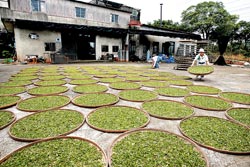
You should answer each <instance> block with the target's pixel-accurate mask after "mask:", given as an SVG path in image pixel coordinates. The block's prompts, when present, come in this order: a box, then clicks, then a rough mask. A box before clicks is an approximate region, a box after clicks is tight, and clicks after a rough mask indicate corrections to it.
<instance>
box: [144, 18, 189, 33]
mask: <svg viewBox="0 0 250 167" xmlns="http://www.w3.org/2000/svg"><path fill="white" fill-rule="evenodd" d="M148 25H149V26H154V27H161V21H160V19H159V20H154V21H153V23H150V22H149V23H148ZM161 28H165V29H169V30H178V31H187V32H191V31H192V30H191V29H190V27H188V26H186V25H184V24H181V23H178V22H173V20H162V27H161Z"/></svg>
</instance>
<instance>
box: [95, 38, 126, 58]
mask: <svg viewBox="0 0 250 167" xmlns="http://www.w3.org/2000/svg"><path fill="white" fill-rule="evenodd" d="M102 45H108V46H109V52H102ZM113 46H119V49H122V39H121V38H110V37H109V38H108V37H101V36H96V60H99V59H100V58H101V56H102V55H106V54H107V53H109V54H114V55H117V54H118V53H117V52H112V47H113Z"/></svg>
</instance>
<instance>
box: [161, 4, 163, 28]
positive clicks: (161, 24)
mask: <svg viewBox="0 0 250 167" xmlns="http://www.w3.org/2000/svg"><path fill="white" fill-rule="evenodd" d="M162 5H163V3H161V4H160V6H161V9H160V27H162Z"/></svg>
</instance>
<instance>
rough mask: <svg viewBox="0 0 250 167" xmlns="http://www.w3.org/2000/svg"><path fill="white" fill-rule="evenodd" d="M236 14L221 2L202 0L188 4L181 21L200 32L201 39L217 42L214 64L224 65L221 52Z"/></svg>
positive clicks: (224, 48) (230, 31)
mask: <svg viewBox="0 0 250 167" xmlns="http://www.w3.org/2000/svg"><path fill="white" fill-rule="evenodd" d="M237 20H238V16H236V15H230V14H229V13H228V12H227V11H226V10H225V9H224V5H223V3H222V2H213V1H209V2H202V3H199V4H197V5H196V6H190V7H189V8H188V9H187V10H184V11H183V12H182V23H183V24H185V25H188V26H189V27H190V29H192V30H193V32H198V33H200V34H202V37H203V39H206V40H210V39H213V40H215V41H216V42H217V44H218V47H219V51H220V57H219V58H218V59H217V61H216V62H215V64H219V65H225V64H226V63H225V60H224V57H223V54H224V52H225V50H226V48H227V44H228V42H229V40H230V38H231V36H232V34H233V32H234V29H235V25H236V21H237Z"/></svg>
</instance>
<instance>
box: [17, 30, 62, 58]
mask: <svg viewBox="0 0 250 167" xmlns="http://www.w3.org/2000/svg"><path fill="white" fill-rule="evenodd" d="M30 33H36V34H38V35H39V38H38V39H31V38H30V37H29V34H30ZM57 39H59V40H61V33H59V32H51V31H33V30H24V29H18V28H15V40H16V52H17V58H18V60H20V61H23V60H24V59H25V56H26V55H38V56H44V55H45V53H46V52H45V43H52V42H54V43H56V50H59V49H60V48H61V42H60V41H59V42H57V41H56V40H57Z"/></svg>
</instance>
